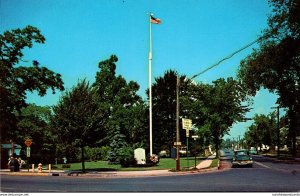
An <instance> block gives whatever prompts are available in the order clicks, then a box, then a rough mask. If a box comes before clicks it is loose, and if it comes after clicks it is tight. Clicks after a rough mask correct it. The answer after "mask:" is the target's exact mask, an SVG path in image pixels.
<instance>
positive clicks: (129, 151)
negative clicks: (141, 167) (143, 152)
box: [119, 147, 137, 167]
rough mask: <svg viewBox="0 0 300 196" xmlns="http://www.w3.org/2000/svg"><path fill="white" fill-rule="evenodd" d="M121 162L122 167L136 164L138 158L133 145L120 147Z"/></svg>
mask: <svg viewBox="0 0 300 196" xmlns="http://www.w3.org/2000/svg"><path fill="white" fill-rule="evenodd" d="M119 156H120V158H119V160H120V164H121V166H122V167H131V166H136V164H137V163H136V160H135V158H134V150H133V148H132V147H124V148H122V149H120V155H119Z"/></svg>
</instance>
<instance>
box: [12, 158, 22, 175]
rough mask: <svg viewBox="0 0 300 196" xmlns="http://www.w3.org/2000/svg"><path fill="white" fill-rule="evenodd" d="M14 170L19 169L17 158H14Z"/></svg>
mask: <svg viewBox="0 0 300 196" xmlns="http://www.w3.org/2000/svg"><path fill="white" fill-rule="evenodd" d="M13 164H14V171H15V172H17V171H20V164H19V160H18V159H17V158H15V159H14V163H13Z"/></svg>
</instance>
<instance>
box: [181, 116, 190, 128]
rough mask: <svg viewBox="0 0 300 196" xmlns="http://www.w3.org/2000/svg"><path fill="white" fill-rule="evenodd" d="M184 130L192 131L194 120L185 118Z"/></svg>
mask: <svg viewBox="0 0 300 196" xmlns="http://www.w3.org/2000/svg"><path fill="white" fill-rule="evenodd" d="M182 128H183V129H185V130H191V129H192V120H191V119H187V118H183V119H182Z"/></svg>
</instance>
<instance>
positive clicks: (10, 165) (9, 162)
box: [8, 156, 15, 172]
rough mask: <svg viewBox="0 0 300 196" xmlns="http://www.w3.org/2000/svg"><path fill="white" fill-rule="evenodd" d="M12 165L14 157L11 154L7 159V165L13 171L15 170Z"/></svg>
mask: <svg viewBox="0 0 300 196" xmlns="http://www.w3.org/2000/svg"><path fill="white" fill-rule="evenodd" d="M14 166H15V159H14V157H13V156H11V157H10V159H9V161H8V167H9V169H10V171H11V172H13V171H14V170H15V169H14Z"/></svg>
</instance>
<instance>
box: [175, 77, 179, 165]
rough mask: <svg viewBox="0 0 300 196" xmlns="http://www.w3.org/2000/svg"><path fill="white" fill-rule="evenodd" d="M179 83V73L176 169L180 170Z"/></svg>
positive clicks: (177, 85) (177, 82)
mask: <svg viewBox="0 0 300 196" xmlns="http://www.w3.org/2000/svg"><path fill="white" fill-rule="evenodd" d="M179 85H180V80H179V76H178V75H177V81H176V149H177V152H176V154H177V155H176V171H180V154H179V147H180V145H179V142H180V134H179Z"/></svg>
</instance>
